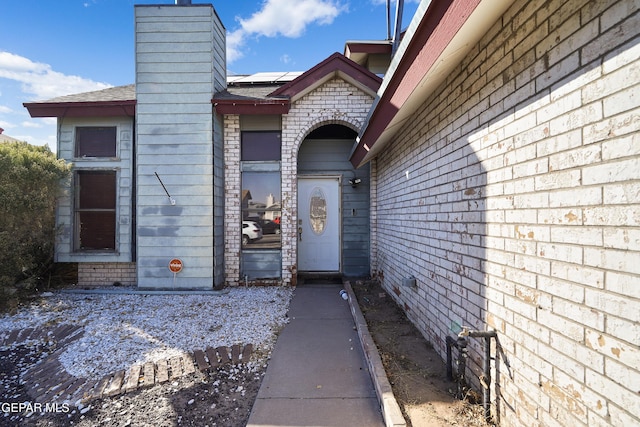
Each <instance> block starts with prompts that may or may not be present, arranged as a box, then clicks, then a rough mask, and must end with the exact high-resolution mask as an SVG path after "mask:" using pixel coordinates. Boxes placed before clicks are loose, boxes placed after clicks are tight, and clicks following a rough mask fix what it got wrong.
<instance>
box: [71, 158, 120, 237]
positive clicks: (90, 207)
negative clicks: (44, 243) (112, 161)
mask: <svg viewBox="0 0 640 427" xmlns="http://www.w3.org/2000/svg"><path fill="white" fill-rule="evenodd" d="M75 185H76V187H75V190H76V192H75V194H76V200H75V229H76V233H75V246H76V249H77V250H115V248H116V172H115V171H83V170H79V171H77V172H76V175H75Z"/></svg>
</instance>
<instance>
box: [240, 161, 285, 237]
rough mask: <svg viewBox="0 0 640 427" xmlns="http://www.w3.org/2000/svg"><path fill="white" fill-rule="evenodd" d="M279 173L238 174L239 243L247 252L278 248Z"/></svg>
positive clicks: (280, 205) (279, 212) (279, 213)
mask: <svg viewBox="0 0 640 427" xmlns="http://www.w3.org/2000/svg"><path fill="white" fill-rule="evenodd" d="M280 197H281V196H280V172H243V173H242V205H241V209H242V243H243V246H244V247H247V248H256V249H257V248H265V249H274V248H276V249H277V248H280V247H281V239H280V215H281V211H282V204H281V198H280Z"/></svg>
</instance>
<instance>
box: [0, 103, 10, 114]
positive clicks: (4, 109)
mask: <svg viewBox="0 0 640 427" xmlns="http://www.w3.org/2000/svg"><path fill="white" fill-rule="evenodd" d="M11 112H13V110H12V109H11V108H9V107H7V106H5V105H0V113H5V114H6V113H11Z"/></svg>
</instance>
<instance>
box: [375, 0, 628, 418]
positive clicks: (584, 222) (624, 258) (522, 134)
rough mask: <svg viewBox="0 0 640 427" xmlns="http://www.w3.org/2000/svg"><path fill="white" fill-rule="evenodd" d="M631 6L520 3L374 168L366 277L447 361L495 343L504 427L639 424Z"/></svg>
mask: <svg viewBox="0 0 640 427" xmlns="http://www.w3.org/2000/svg"><path fill="white" fill-rule="evenodd" d="M638 7H639V4H638V2H636V1H631V0H624V1H613V0H609V1H598V2H593V1H591V2H590V1H582V0H569V1H560V0H552V1H542V0H534V1H524V0H520V1H516V2H515V3H514V4H513V5H512V7H511V8H510V9H509V10H508V11H507V12H506V13H505V15H504V16H503V18H502V19H501V20H499V21H498V22H497V23H496V24H495V25H494V27H493V28H492V29H491V30H490V31H489V33H488V34H487V35H486V36H485V37H484V38H483V39H482V40H481V41H480V43H479V44H478V45H477V46H475V47H474V48H472V50H471V52H470V54H469V55H468V56H467V58H466V60H465V62H464V63H463V64H461V65H460V66H459V67H458V68H457V69H456V70H455V71H454V72H453V73H451V75H450V77H449V78H448V80H447V82H446V83H445V84H443V85H442V86H441V87H440V88H439V89H438V90H437V91H436V92H435V93H434V94H433V95H432V97H431V98H430V99H428V100H427V102H425V104H424V105H423V106H422V108H421V109H419V110H417V111H416V113H415V117H414V118H413V119H412V120H409V121H408V122H409V123H411V124H410V126H407V128H405V129H403V130H401V131H400V132H399V133H398V134H397V135H396V138H395V141H393V143H392V146H393V149H392V150H387V151H385V152H384V153H382V154H381V155H380V156H379V157H378V158H377V159H376V163H375V167H373V168H372V176H375V178H376V183H375V186H373V185H372V192H373V194H372V197H371V200H372V210H373V213H372V227H373V231H372V239H373V241H372V245H371V247H372V260H373V266H372V268H373V271H374V273H376V274H378V275H379V276H380V277H381V278H382V281H383V284H384V286H385V287H386V288H387V289H388V290H389V291H390V294H391V295H392V296H394V298H396V299H397V301H398V302H399V304H400V305H401V306H403V307H405V310H406V312H407V314H408V316H409V317H410V318H411V319H412V320H413V321H414V322H415V323H416V325H418V327H419V328H420V330H421V331H422V332H423V334H424V335H425V336H426V337H427V338H428V339H429V340H431V341H432V342H433V344H434V346H435V347H436V348H437V349H438V350H439V351H440V352H441V354H442V355H443V356H444V347H445V337H446V336H448V335H453V334H454V332H453V331H454V330H455V327H454V326H453V325H455V324H460V325H466V326H470V327H472V328H476V329H481V330H484V329H487V328H494V329H496V330H497V331H498V335H499V342H500V345H501V348H502V350H503V352H504V353H503V355H502V356H498V361H499V362H498V371H497V373H499V381H500V384H499V390H500V395H499V399H498V405H497V406H496V407H494V408H493V410H494V414H495V415H496V416H497V417H498V418H499V422H500V425H503V426H512V425H513V426H519V425H532V426H533V425H535V426H542V425H544V426H567V425H571V426H587V425H589V426H601V425H615V426H622V425H624V426H626V425H640V394H639V393H640V389H639V388H638V384H640V349H639V347H638V345H639V344H640V327H639V326H638V325H639V324H640V291H639V290H638V289H640V137H639V136H638V135H640V132H639V131H640V99H639V96H638V95H639V92H640V47H639V46H640V12H638ZM419 124H421V127H418V126H419ZM416 135H421V137H420V139H419V140H418V139H417V137H416ZM407 173H408V175H407ZM416 230H419V231H416ZM410 275H413V276H415V277H416V278H417V281H418V288H417V289H415V290H414V289H408V288H403V287H401V282H402V279H403V278H404V277H408V276H410ZM479 350H480V347H479V346H477V345H476V346H475V347H473V350H472V353H471V359H472V360H471V363H470V365H471V367H470V369H471V371H472V372H473V373H474V374H475V375H478V374H479V373H480V372H479V366H481V364H482V354H481V352H480V351H479ZM507 360H508V362H509V366H507V364H506V363H505V362H506V361H507ZM470 377H471V378H472V381H473V382H474V384H475V385H476V386H477V387H478V388H479V383H478V380H477V378H475V379H473V375H470ZM492 377H493V379H494V380H495V378H496V372H493V374H492ZM492 396H493V398H494V402H495V397H496V387H495V384H494V387H493V388H492Z"/></svg>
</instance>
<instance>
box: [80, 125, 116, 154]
mask: <svg viewBox="0 0 640 427" xmlns="http://www.w3.org/2000/svg"><path fill="white" fill-rule="evenodd" d="M116 133H117V131H116V127H115V126H111V127H96V126H89V127H77V128H76V157H116Z"/></svg>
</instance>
